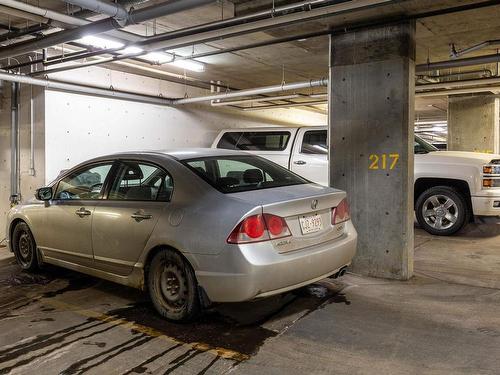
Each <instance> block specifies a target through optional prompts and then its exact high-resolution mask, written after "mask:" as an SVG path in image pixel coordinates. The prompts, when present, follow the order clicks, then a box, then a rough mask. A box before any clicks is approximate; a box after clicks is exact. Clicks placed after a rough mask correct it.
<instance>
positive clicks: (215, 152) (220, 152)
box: [110, 148, 250, 160]
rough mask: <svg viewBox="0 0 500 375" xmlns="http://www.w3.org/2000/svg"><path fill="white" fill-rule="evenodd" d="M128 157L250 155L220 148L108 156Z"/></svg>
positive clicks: (135, 152) (126, 153)
mask: <svg viewBox="0 0 500 375" xmlns="http://www.w3.org/2000/svg"><path fill="white" fill-rule="evenodd" d="M130 155H137V156H140V155H144V156H148V155H156V156H158V155H165V156H170V157H173V158H175V159H178V160H186V159H196V158H203V157H209V156H227V155H250V154H249V153H246V152H244V151H240V150H225V149H220V148H177V149H167V150H152V151H130V152H120V153H117V154H113V155H110V156H111V157H130Z"/></svg>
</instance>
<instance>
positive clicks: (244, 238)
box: [227, 214, 291, 244]
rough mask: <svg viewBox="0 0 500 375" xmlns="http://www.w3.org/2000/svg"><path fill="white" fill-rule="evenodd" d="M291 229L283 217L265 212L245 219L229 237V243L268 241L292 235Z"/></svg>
mask: <svg viewBox="0 0 500 375" xmlns="http://www.w3.org/2000/svg"><path fill="white" fill-rule="evenodd" d="M290 235H291V233H290V229H288V225H287V224H286V221H285V219H283V218H282V217H279V216H276V215H271V214H264V215H253V216H249V217H247V218H245V219H243V220H242V221H241V222H240V223H239V224H238V225H237V226H236V227H235V228H234V229H233V231H232V232H231V234H230V235H229V237H228V238H227V242H228V243H234V244H238V243H249V242H260V241H268V240H271V239H273V240H274V239H276V238H282V237H287V236H290Z"/></svg>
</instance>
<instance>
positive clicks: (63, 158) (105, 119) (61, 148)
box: [0, 67, 326, 240]
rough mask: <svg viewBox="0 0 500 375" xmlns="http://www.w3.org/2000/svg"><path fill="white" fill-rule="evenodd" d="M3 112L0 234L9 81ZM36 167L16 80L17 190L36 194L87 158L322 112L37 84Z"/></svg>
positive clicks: (163, 89) (75, 78)
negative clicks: (109, 94)
mask: <svg viewBox="0 0 500 375" xmlns="http://www.w3.org/2000/svg"><path fill="white" fill-rule="evenodd" d="M50 78H53V79H60V80H67V81H72V82H76V83H85V84H92V85H98V86H101V87H106V88H108V87H110V86H112V87H113V88H114V89H116V90H130V91H138V92H142V93H144V94H149V95H159V94H161V95H163V96H164V97H183V96H185V95H186V94H187V95H189V96H200V95H206V94H208V92H207V90H201V89H197V88H191V87H185V86H184V85H179V84H174V83H169V82H166V81H162V80H159V79H153V78H149V77H144V76H140V75H134V74H130V73H123V72H118V71H113V70H109V69H105V68H99V67H92V68H86V69H79V70H76V71H71V72H62V73H57V74H55V75H52V76H51V77H50ZM5 85H6V88H7V89H4V90H3V91H4V95H3V100H2V110H1V112H0V240H2V239H3V238H4V236H5V233H4V229H5V214H6V213H7V211H8V209H9V196H10V89H9V88H10V84H9V83H7V82H6V83H5ZM34 113H35V116H34V117H35V129H36V134H35V140H36V144H35V147H36V155H35V170H36V175H35V176H34V177H33V176H30V175H29V149H30V147H29V139H30V132H29V86H22V87H21V113H20V122H21V129H20V138H21V153H20V162H21V171H20V172H21V174H20V175H21V192H22V196H23V198H24V199H29V198H31V197H32V196H33V193H34V190H35V189H36V188H37V187H40V186H42V185H44V184H45V183H47V182H49V181H50V180H52V179H53V178H55V177H56V176H57V174H58V173H59V172H60V171H61V170H62V169H67V168H71V167H72V166H74V165H76V164H78V163H79V162H81V161H84V160H86V159H88V158H91V157H94V156H97V155H102V154H106V153H113V152H118V151H126V150H138V149H148V150H151V149H167V148H176V147H207V146H210V145H211V143H212V141H213V139H214V138H215V136H216V134H217V132H218V131H219V130H220V129H223V128H230V127H250V126H269V125H282V126H284V125H286V126H301V125H320V124H323V125H324V124H326V116H325V115H322V114H319V113H314V112H310V111H304V110H300V109H296V108H289V109H281V110H272V111H259V112H252V113H248V112H245V113H243V112H240V111H235V110H229V109H222V108H217V109H215V108H212V107H210V106H209V105H196V106H193V105H191V106H183V107H176V108H172V107H166V106H158V105H150V104H141V103H134V102H128V101H123V100H118V99H108V98H101V97H92V96H88V95H81V94H72V93H66V92H58V91H50V90H45V91H44V90H42V89H39V88H35V111H34Z"/></svg>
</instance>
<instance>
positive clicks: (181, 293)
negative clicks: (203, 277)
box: [147, 249, 201, 322]
mask: <svg viewBox="0 0 500 375" xmlns="http://www.w3.org/2000/svg"><path fill="white" fill-rule="evenodd" d="M147 286H148V291H149V296H150V298H151V301H152V302H153V305H154V307H155V308H156V310H157V311H158V312H159V313H160V315H161V316H163V317H164V318H166V319H168V320H172V321H176V322H187V321H191V320H193V319H194V318H196V317H197V316H198V315H199V313H200V310H201V307H200V298H199V295H198V283H197V281H196V277H195V274H194V271H193V269H192V268H191V265H190V264H189V263H188V262H187V261H185V260H184V258H183V257H182V256H181V255H180V254H179V253H177V252H175V251H173V250H169V249H162V250H160V251H159V252H158V253H156V254H155V255H154V256H153V259H152V260H151V263H150V264H149V267H148V270H147Z"/></svg>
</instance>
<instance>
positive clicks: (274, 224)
mask: <svg viewBox="0 0 500 375" xmlns="http://www.w3.org/2000/svg"><path fill="white" fill-rule="evenodd" d="M264 219H265V221H266V226H267V230H268V231H269V237H271V239H275V238H282V237H288V236H291V235H292V234H291V233H290V229H288V225H287V224H286V221H285V219H283V218H282V217H280V216H276V215H271V214H264Z"/></svg>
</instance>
